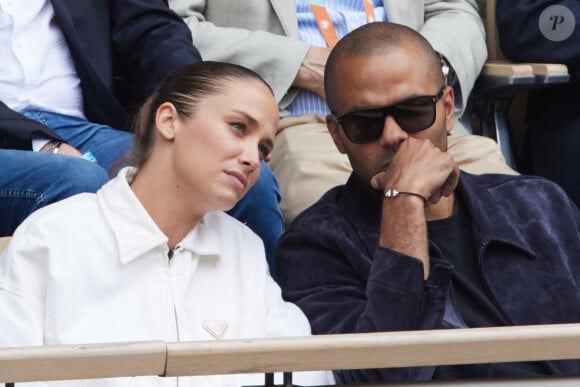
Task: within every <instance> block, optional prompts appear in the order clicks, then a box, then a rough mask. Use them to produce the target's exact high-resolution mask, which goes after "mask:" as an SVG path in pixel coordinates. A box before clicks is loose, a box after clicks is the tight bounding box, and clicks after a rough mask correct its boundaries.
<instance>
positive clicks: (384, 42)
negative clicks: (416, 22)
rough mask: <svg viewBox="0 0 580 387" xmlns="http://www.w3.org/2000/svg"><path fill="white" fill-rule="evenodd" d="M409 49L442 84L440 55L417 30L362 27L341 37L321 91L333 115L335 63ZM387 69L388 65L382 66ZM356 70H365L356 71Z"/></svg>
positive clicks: (374, 25)
mask: <svg viewBox="0 0 580 387" xmlns="http://www.w3.org/2000/svg"><path fill="white" fill-rule="evenodd" d="M408 47H413V48H414V49H416V50H417V52H418V53H420V54H421V55H422V56H423V57H424V60H425V61H426V65H427V66H426V68H427V69H428V70H427V71H429V72H431V73H432V74H431V77H432V78H433V79H434V81H435V82H437V83H438V84H439V85H443V84H444V83H445V77H444V75H443V72H442V70H441V56H440V55H439V54H438V53H437V52H436V51H435V50H434V49H433V47H432V46H431V44H430V43H429V42H428V41H427V39H425V38H424V37H423V36H422V35H421V34H419V33H418V32H417V31H415V30H413V29H411V28H409V27H407V26H404V25H401V24H396V23H388V22H376V23H369V24H365V25H363V26H362V27H359V28H357V29H355V30H353V31H351V32H350V33H349V34H347V35H345V36H344V37H343V38H342V39H341V40H340V41H339V42H338V43H337V45H336V46H335V47H334V48H333V49H332V52H331V53H330V56H329V57H328V61H327V62H326V67H325V71H324V90H325V94H326V99H327V103H328V106H329V107H330V110H331V111H333V112H335V110H334V109H335V107H336V90H337V88H338V87H340V84H339V83H340V82H339V78H338V76H337V74H336V67H337V64H338V63H339V62H340V61H342V60H343V59H348V58H353V57H357V56H358V57H367V56H374V55H384V54H389V53H391V52H394V51H396V50H398V49H401V48H408ZM385 66H388V63H385ZM360 71H363V72H364V71H365V70H364V69H360Z"/></svg>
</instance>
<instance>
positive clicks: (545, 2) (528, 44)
mask: <svg viewBox="0 0 580 387" xmlns="http://www.w3.org/2000/svg"><path fill="white" fill-rule="evenodd" d="M496 20H497V29H498V33H499V41H500V45H501V49H502V52H503V54H504V55H505V56H506V57H507V58H509V59H512V60H514V61H521V62H549V63H563V64H566V65H567V66H568V70H569V72H570V76H571V80H570V83H568V84H566V85H562V86H557V87H550V88H541V89H538V90H534V91H532V92H530V93H529V96H528V107H527V115H526V124H527V125H526V126H527V135H526V141H525V146H524V152H523V156H522V160H521V163H520V164H521V169H522V171H523V172H526V173H531V174H534V175H540V176H544V177H547V178H549V179H551V180H553V181H555V182H556V183H558V184H559V185H561V186H562V187H563V188H564V189H565V190H566V192H567V193H568V195H569V196H570V198H572V200H573V201H574V202H575V203H576V205H577V206H580V173H578V171H577V168H576V166H577V165H578V164H579V163H580V153H578V151H577V147H578V144H580V111H579V110H578V106H580V2H579V1H578V0H498V1H497V8H496Z"/></svg>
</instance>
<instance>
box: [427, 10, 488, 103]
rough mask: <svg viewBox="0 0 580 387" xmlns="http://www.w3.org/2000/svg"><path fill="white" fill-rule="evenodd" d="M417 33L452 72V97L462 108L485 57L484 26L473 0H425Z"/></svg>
mask: <svg viewBox="0 0 580 387" xmlns="http://www.w3.org/2000/svg"><path fill="white" fill-rule="evenodd" d="M419 32H420V33H421V34H422V35H423V36H425V38H427V40H429V42H430V43H431V45H432V46H433V48H435V50H436V51H438V52H439V53H441V54H442V55H443V56H444V57H445V59H447V61H448V62H449V64H450V66H451V67H452V69H453V70H454V71H455V74H456V76H457V81H458V85H457V86H456V87H455V88H454V89H455V90H454V91H455V97H456V98H455V100H456V105H457V106H459V107H460V108H461V111H463V109H464V108H465V106H466V104H467V98H468V97H469V93H470V92H471V89H472V88H473V84H474V83H475V79H476V78H477V76H478V75H479V73H480V71H481V69H482V67H483V64H484V63H485V60H486V59H487V47H486V44H485V27H484V25H483V22H482V20H481V18H480V16H479V13H478V8H477V4H476V2H475V0H452V1H447V0H446V1H443V0H440V1H430V2H425V24H424V25H423V27H422V28H421V29H420V31H419Z"/></svg>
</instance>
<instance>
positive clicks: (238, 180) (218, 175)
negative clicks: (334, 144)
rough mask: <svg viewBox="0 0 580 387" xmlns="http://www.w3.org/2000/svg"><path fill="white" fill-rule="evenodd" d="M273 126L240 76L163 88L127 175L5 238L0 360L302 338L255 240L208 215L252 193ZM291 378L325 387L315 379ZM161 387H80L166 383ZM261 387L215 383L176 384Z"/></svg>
mask: <svg viewBox="0 0 580 387" xmlns="http://www.w3.org/2000/svg"><path fill="white" fill-rule="evenodd" d="M277 120H278V108H277V106H276V102H275V100H274V97H273V94H272V92H271V90H270V89H269V87H268V86H267V85H266V84H265V83H264V81H263V80H262V79H261V78H260V77H259V76H258V75H256V74H255V73H253V72H251V71H249V70H247V69H245V68H243V67H239V66H235V65H229V64H223V63H216V62H203V63H198V64H194V65H189V66H185V67H184V68H182V69H180V70H178V71H177V72H175V73H174V74H172V75H170V76H169V77H168V78H167V79H166V80H165V81H164V82H162V84H161V85H160V86H159V87H158V88H157V90H156V91H155V92H154V93H153V94H152V95H151V97H150V98H149V99H148V100H147V101H146V103H145V104H144V106H143V107H142V109H141V111H140V113H139V115H138V117H137V120H136V123H135V144H134V152H133V156H132V163H133V164H134V167H126V168H124V169H122V170H121V171H120V173H119V174H118V176H117V177H116V178H115V179H113V180H111V181H110V182H109V183H107V184H106V185H105V186H103V188H102V189H101V190H99V191H98V192H97V193H96V194H81V195H77V196H74V197H72V198H69V199H66V200H63V201H61V202H59V203H56V204H54V205H51V206H48V207H46V208H44V209H42V210H40V211H38V212H36V213H34V214H33V215H32V216H30V217H29V218H28V219H27V220H26V221H25V222H24V223H23V224H22V225H21V226H20V227H19V229H18V230H17V231H16V233H15V234H14V237H13V239H12V242H11V244H10V245H9V247H8V248H7V250H6V252H5V254H4V255H3V256H2V257H0V316H2V318H1V319H0V347H9V346H23V345H49V344H69V343H97V342H119V341H140V340H163V341H167V342H172V341H194V340H216V339H217V340H221V339H234V338H256V337H273V336H289V335H308V334H309V333H310V329H309V326H308V322H307V320H306V318H305V317H304V315H303V314H302V312H301V311H300V310H299V309H298V308H297V307H296V306H294V305H292V304H289V303H285V302H284V301H283V300H282V298H281V295H280V289H279V287H278V286H277V285H276V283H275V282H274V281H273V280H272V278H271V277H270V276H269V274H268V268H267V263H266V259H265V256H264V248H263V245H262V242H261V240H260V239H259V238H258V237H257V236H256V235H255V234H253V233H252V232H251V231H250V230H249V229H248V228H246V227H245V226H244V225H242V224H241V223H239V222H238V221H236V220H235V219H233V218H231V217H230V216H228V215H226V214H225V213H223V212H221V211H223V210H228V209H230V208H232V207H233V206H234V205H235V203H236V202H237V201H238V200H239V199H240V198H241V197H242V196H243V195H244V194H245V193H246V192H247V191H248V189H249V188H250V187H251V186H252V184H254V182H255V181H256V179H257V177H258V174H259V170H260V162H261V160H268V157H269V153H270V151H271V150H272V144H273V138H274V133H275V130H276V125H277ZM300 376H301V375H297V377H296V381H297V383H300V384H303V383H304V384H325V383H327V380H325V379H326V378H327V377H328V373H323V372H320V373H304V374H303V375H302V376H304V377H305V379H304V380H300ZM169 380H170V381H168V380H167V379H162V378H158V377H138V378H119V379H100V380H91V381H83V382H82V385H83V386H85V385H91V386H127V385H133V384H135V385H139V386H160V385H163V386H165V385H167V384H168V385H176V384H177V381H176V380H175V379H169ZM260 382H263V375H229V376H219V375H218V376H208V377H185V378H180V382H179V385H180V386H194V385H195V386H196V387H197V386H230V385H231V386H240V385H248V384H258V383H260ZM60 383H66V382H60ZM73 384H74V383H73ZM77 384H78V382H77Z"/></svg>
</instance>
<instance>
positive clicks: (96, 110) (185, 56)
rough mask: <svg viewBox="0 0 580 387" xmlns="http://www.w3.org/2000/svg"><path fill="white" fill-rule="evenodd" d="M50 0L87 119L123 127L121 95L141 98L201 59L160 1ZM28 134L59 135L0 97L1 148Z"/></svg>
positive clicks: (21, 142)
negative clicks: (181, 68) (77, 82)
mask: <svg viewBox="0 0 580 387" xmlns="http://www.w3.org/2000/svg"><path fill="white" fill-rule="evenodd" d="M51 3H52V6H53V8H54V13H55V17H56V19H57V21H58V25H59V27H60V28H61V30H62V32H63V34H64V37H65V39H66V41H67V43H68V47H69V50H70V53H71V56H72V59H73V62H74V65H75V68H76V70H77V73H78V75H79V78H80V80H81V88H82V91H83V98H84V109H85V116H86V117H87V119H88V120H89V121H91V122H96V123H99V124H105V125H109V126H111V127H113V128H115V129H119V130H123V129H128V128H129V125H130V120H129V116H128V113H127V110H126V106H123V102H125V101H123V102H122V101H121V100H130V101H133V102H135V103H138V102H141V101H142V100H144V98H145V97H146V96H147V95H148V94H149V93H150V92H151V91H152V90H153V88H154V86H155V85H156V84H157V82H159V81H160V80H161V79H162V78H163V77H165V75H167V74H168V73H169V72H171V71H173V70H175V69H177V68H178V67H181V66H183V65H185V64H188V63H195V62H198V61H200V60H201V56H200V55H199V52H198V51H197V49H196V48H195V47H193V43H192V40H191V32H190V31H189V28H188V27H187V25H185V23H183V21H182V20H181V19H180V18H179V17H178V16H177V15H176V14H175V13H174V12H173V11H171V10H170V9H169V8H168V7H167V5H166V3H165V2H164V1H163V0H51ZM120 80H122V82H119V81H120ZM119 85H122V86H123V87H122V88H121V89H122V90H120V89H119V87H118V86H119ZM121 95H122V96H121ZM33 135H38V136H46V137H47V138H55V139H58V138H59V136H58V135H56V134H55V133H54V132H53V131H52V130H50V129H49V128H47V127H46V126H44V125H41V124H39V123H37V122H35V121H32V120H28V119H27V118H25V117H24V116H22V115H20V114H18V113H16V112H14V111H12V110H10V109H9V108H8V107H7V106H6V105H5V104H3V103H1V101H0V148H8V149H23V150H30V149H31V138H32V136H33Z"/></svg>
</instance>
